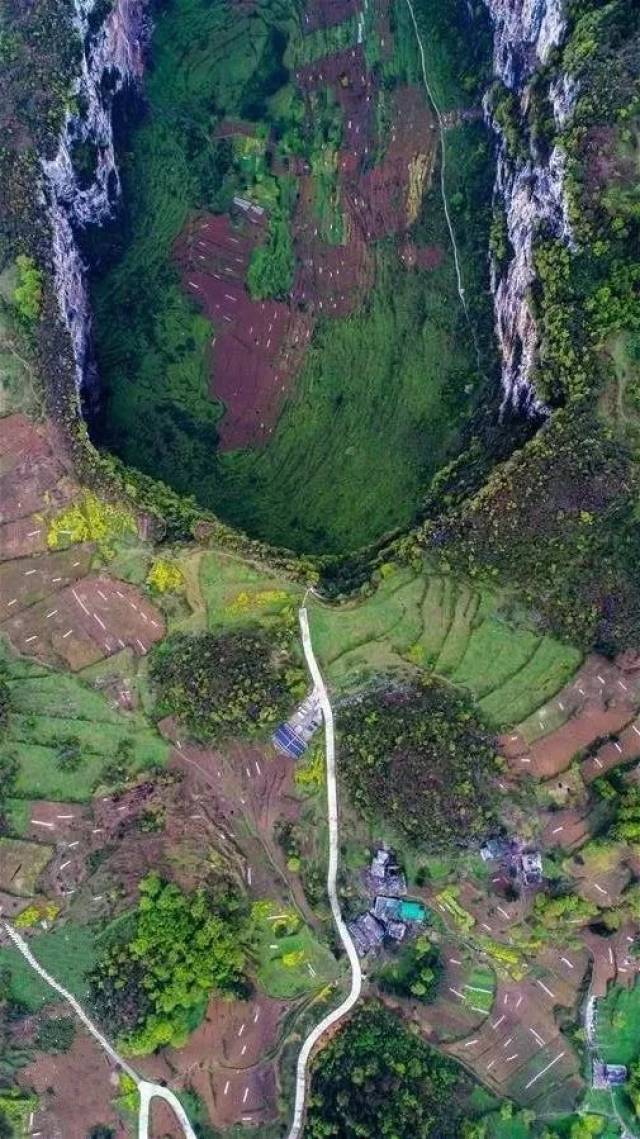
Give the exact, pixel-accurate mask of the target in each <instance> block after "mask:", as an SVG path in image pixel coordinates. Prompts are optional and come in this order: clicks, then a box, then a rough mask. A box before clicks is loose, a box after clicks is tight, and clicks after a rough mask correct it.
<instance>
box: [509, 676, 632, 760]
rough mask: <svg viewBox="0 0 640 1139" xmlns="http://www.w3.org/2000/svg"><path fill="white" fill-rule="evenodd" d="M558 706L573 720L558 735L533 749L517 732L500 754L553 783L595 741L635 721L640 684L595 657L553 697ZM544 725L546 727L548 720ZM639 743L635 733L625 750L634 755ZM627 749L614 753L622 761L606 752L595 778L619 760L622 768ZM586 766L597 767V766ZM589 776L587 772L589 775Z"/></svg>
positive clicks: (544, 738) (543, 739)
mask: <svg viewBox="0 0 640 1139" xmlns="http://www.w3.org/2000/svg"><path fill="white" fill-rule="evenodd" d="M553 703H554V704H556V705H558V707H559V708H560V709H563V710H564V712H565V714H566V713H568V714H569V719H568V720H567V721H566V723H564V724H562V725H561V726H560V727H559V728H557V729H556V730H555V731H552V732H549V733H548V734H547V735H543V736H541V737H540V738H539V739H537V740H535V741H534V742H533V743H531V744H527V742H526V740H525V739H523V737H522V736H521V735H520V734H519V733H518V732H516V733H512V734H510V735H508V736H503V737H501V740H500V750H501V752H502V754H503V755H505V756H506V758H507V759H508V761H509V764H510V766H511V768H512V769H513V770H514V771H524V772H526V773H527V774H528V775H536V776H538V777H539V778H541V779H549V778H551V777H552V776H553V775H557V774H559V772H561V771H564V770H565V769H566V768H567V767H568V766H569V764H570V763H571V760H572V759H573V757H574V756H575V755H576V754H577V753H578V752H579V751H582V750H583V749H584V748H587V747H588V746H589V745H590V744H592V743H593V742H594V741H595V740H597V739H599V738H601V737H603V736H605V737H606V736H608V735H611V734H614V733H617V732H619V731H620V729H621V728H623V727H625V725H627V724H629V721H630V720H631V719H633V717H634V712H635V711H636V710H637V708H638V705H639V704H640V680H639V678H638V676H637V675H636V674H635V673H632V672H630V671H625V670H623V669H621V668H619V667H618V666H617V665H615V664H612V663H611V661H607V660H605V659H604V658H603V657H597V656H591V657H589V659H588V660H587V661H586V662H585V664H584V665H583V667H582V668H581V670H580V672H579V673H578V675H577V677H576V679H575V681H573V682H572V684H571V685H569V686H568V687H567V688H565V689H563V690H562V691H561V692H560V693H559V694H558V696H557V697H554V701H553ZM542 715H543V713H541V716H542ZM540 722H541V724H544V719H541V721H540ZM639 731H640V729H639ZM634 738H637V739H638V742H639V743H640V735H637V733H635V732H633V731H632V730H631V729H630V734H627V736H626V737H625V739H626V745H624V746H627V747H628V749H629V750H630V751H632V745H633V739H634ZM624 746H622V747H621V750H620V751H618V749H617V748H615V747H614V748H613V751H614V752H615V753H616V756H617V758H616V757H615V756H613V755H612V756H611V757H609V753H608V752H606V753H605V757H604V758H601V763H602V768H598V764H597V763H595V765H594V766H595V769H596V770H595V774H597V772H598V770H600V771H603V770H604V766H605V759H606V760H607V762H608V765H609V766H613V765H614V764H612V763H611V759H614V758H615V762H616V763H620V762H622V761H623V759H622V758H621V756H622V752H623V751H624ZM639 750H640V749H639ZM585 762H586V763H589V764H591V765H593V761H585ZM590 770H591V768H590V767H587V771H588V772H590ZM591 777H592V778H593V777H594V775H593V774H592V775H591Z"/></svg>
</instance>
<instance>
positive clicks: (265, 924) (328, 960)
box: [253, 901, 338, 999]
mask: <svg viewBox="0 0 640 1139" xmlns="http://www.w3.org/2000/svg"><path fill="white" fill-rule="evenodd" d="M253 915H254V922H255V937H256V954H257V957H258V969H257V981H258V984H259V985H260V986H261V988H262V989H263V990H264V992H265V993H266V994H267V996H270V997H275V998H285V999H286V998H289V999H290V998H292V997H299V996H302V995H303V994H304V993H307V992H312V991H314V990H317V989H318V988H320V986H321V985H323V984H325V983H326V982H328V981H333V980H335V979H336V977H337V976H338V968H337V965H336V962H335V959H334V958H333V957H332V956H331V954H330V953H329V951H328V949H325V947H324V946H322V945H320V943H319V942H318V941H316V939H315V938H314V936H313V934H312V933H311V930H310V929H309V928H308V926H305V925H302V923H301V921H300V918H299V917H298V915H297V914H296V912H295V911H294V910H291V909H287V907H284V908H283V907H282V906H281V905H280V903H278V902H275V903H273V902H269V901H260V902H256V904H255V906H254V909H253Z"/></svg>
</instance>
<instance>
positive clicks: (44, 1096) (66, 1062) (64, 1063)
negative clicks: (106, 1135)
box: [16, 1009, 129, 1139]
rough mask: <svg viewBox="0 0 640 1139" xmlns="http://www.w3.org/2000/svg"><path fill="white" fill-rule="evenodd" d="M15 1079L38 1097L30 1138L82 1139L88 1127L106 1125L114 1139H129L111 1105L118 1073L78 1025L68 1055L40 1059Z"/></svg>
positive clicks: (22, 1070) (84, 1138) (115, 1092)
mask: <svg viewBox="0 0 640 1139" xmlns="http://www.w3.org/2000/svg"><path fill="white" fill-rule="evenodd" d="M60 1011H63V1010H62V1009H61V1010H60ZM16 1078H17V1080H18V1082H19V1083H20V1084H21V1085H22V1086H23V1087H25V1088H34V1089H35V1091H36V1092H37V1094H38V1096H39V1104H38V1109H37V1111H36V1112H35V1115H34V1120H33V1127H32V1130H31V1133H32V1134H36V1133H37V1132H40V1134H41V1136H42V1139H86V1137H87V1135H88V1133H89V1131H90V1130H91V1128H92V1127H94V1126H95V1125H96V1124H98V1123H104V1124H107V1125H108V1126H109V1127H111V1128H113V1131H114V1134H115V1136H116V1139H127V1137H128V1134H129V1132H128V1130H127V1128H125V1127H124V1126H123V1124H122V1123H121V1121H120V1120H119V1118H118V1115H117V1112H116V1111H115V1109H114V1106H113V1102H112V1101H113V1099H114V1097H115V1096H116V1095H117V1094H118V1085H117V1073H116V1070H115V1068H114V1066H113V1064H111V1062H110V1061H109V1060H108V1059H107V1057H106V1055H105V1053H104V1052H103V1051H102V1049H101V1048H100V1047H99V1045H98V1044H97V1043H96V1042H95V1041H94V1040H93V1038H92V1037H91V1036H89V1034H88V1033H85V1032H84V1030H83V1029H82V1028H80V1027H79V1026H78V1028H77V1031H76V1036H75V1039H74V1042H73V1045H72V1047H71V1048H70V1050H69V1051H68V1052H64V1053H62V1054H61V1055H59V1056H56V1055H40V1056H38V1058H37V1059H36V1060H35V1061H34V1062H33V1063H32V1064H29V1065H28V1066H27V1067H26V1068H22V1069H21V1070H20V1071H19V1072H18V1073H17V1077H16ZM48 1088H53V1089H54V1093H53V1094H51V1093H49V1092H48V1090H47V1089H48Z"/></svg>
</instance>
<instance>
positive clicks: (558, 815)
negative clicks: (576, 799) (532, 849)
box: [540, 807, 591, 850]
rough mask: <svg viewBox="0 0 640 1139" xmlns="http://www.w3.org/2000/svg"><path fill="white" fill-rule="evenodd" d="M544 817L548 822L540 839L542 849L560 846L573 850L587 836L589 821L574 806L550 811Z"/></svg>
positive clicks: (588, 833) (584, 840)
mask: <svg viewBox="0 0 640 1139" xmlns="http://www.w3.org/2000/svg"><path fill="white" fill-rule="evenodd" d="M546 817H547V819H548V822H547V823H546V825H545V828H544V830H543V832H542V836H541V840H540V841H541V845H542V847H543V848H544V849H547V848H548V847H550V846H560V847H563V848H564V849H566V850H575V849H576V848H577V847H579V846H581V845H582V844H583V843H584V842H586V840H587V839H588V838H589V835H590V833H591V832H590V828H589V821H588V819H587V818H586V817H585V816H584V815H582V814H581V813H580V812H579V811H577V810H576V809H575V808H574V807H566V808H564V809H563V810H561V811H550V812H549V813H548V815H547V816H546Z"/></svg>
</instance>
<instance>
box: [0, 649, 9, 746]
mask: <svg viewBox="0 0 640 1139" xmlns="http://www.w3.org/2000/svg"><path fill="white" fill-rule="evenodd" d="M7 677H8V673H7V666H6V664H5V663H4V661H2V662H0V735H2V732H3V730H4V729H5V728H6V726H7V724H8V722H9V713H10V711H11V688H10V687H9V682H8V679H7Z"/></svg>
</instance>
